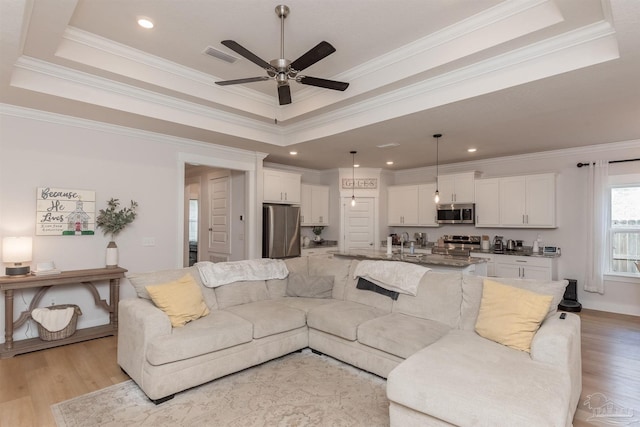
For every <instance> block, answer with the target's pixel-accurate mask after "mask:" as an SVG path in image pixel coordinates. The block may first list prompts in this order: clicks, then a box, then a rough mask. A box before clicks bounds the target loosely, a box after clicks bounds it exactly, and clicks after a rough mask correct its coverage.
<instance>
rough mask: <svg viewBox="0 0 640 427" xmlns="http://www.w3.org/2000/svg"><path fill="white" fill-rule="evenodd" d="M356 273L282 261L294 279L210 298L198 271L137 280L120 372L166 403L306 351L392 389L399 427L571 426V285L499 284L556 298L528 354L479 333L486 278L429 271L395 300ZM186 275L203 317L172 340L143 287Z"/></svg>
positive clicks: (212, 292) (576, 342) (335, 265)
mask: <svg viewBox="0 0 640 427" xmlns="http://www.w3.org/2000/svg"><path fill="white" fill-rule="evenodd" d="M358 262H359V261H357V260H348V259H341V258H337V257H335V258H334V257H333V256H331V255H319V256H312V257H302V258H294V259H289V260H286V266H287V269H288V271H289V277H288V278H285V279H274V280H260V281H242V282H236V283H232V284H229V285H224V286H220V287H217V288H215V289H211V288H208V287H204V286H203V285H202V281H201V280H200V277H199V273H198V270H197V269H196V268H195V267H190V268H185V269H176V270H167V271H160V272H154V273H145V274H130V275H129V280H130V282H131V283H132V285H134V287H135V288H136V292H137V294H138V298H134V299H124V300H122V301H120V306H119V332H118V363H119V365H120V366H121V367H122V369H123V370H124V371H125V372H127V374H129V376H131V378H132V379H133V380H134V381H135V382H136V383H137V384H138V385H139V387H140V388H141V389H142V390H143V391H144V392H145V393H146V395H147V396H148V397H149V398H150V399H152V400H154V401H156V402H161V401H163V400H166V399H168V398H171V397H172V396H173V394H175V393H177V392H180V391H182V390H185V389H188V388H190V387H194V386H197V385H200V384H203V383H206V382H208V381H211V380H214V379H216V378H220V377H222V376H224V375H228V374H231V373H234V372H237V371H239V370H242V369H245V368H248V367H251V366H254V365H257V364H260V363H262V362H265V361H268V360H270V359H273V358H277V357H280V356H283V355H286V354H288V353H291V352H294V351H297V350H301V349H304V348H307V347H309V348H311V349H312V350H314V351H317V352H321V353H324V354H327V355H329V356H332V357H334V358H336V359H339V360H341V361H344V362H346V363H348V364H351V365H354V366H356V367H358V368H361V369H363V370H366V371H369V372H372V373H374V374H377V375H379V376H381V377H384V378H387V396H388V398H389V401H390V407H389V413H390V420H391V425H392V426H451V425H459V426H471V425H473V426H510V427H513V426H527V427H531V426H544V427H549V426H570V425H571V424H572V419H573V414H574V412H575V410H576V407H577V403H578V400H579V396H580V391H581V354H580V320H579V317H578V316H576V315H574V314H571V313H567V314H566V317H565V318H563V319H561V318H560V315H559V313H557V312H556V310H555V307H557V304H558V302H559V301H560V300H561V298H562V295H563V293H564V288H565V286H566V281H557V282H542V281H530V280H519V279H495V280H497V281H500V282H502V283H503V284H506V285H509V288H515V289H528V290H529V291H533V292H534V293H536V294H545V295H551V296H552V301H551V304H550V305H549V307H550V309H549V310H548V312H547V311H546V308H545V313H544V320H543V321H542V324H541V326H540V327H539V329H538V330H537V332H535V335H534V336H533V339H532V341H531V343H530V348H529V349H528V351H522V350H517V349H514V348H511V347H509V346H506V345H503V344H500V343H497V342H494V341H493V340H491V339H487V338H484V337H482V336H480V335H479V334H478V333H477V332H476V330H475V329H476V323H477V322H478V321H479V313H480V312H481V306H482V304H483V293H486V292H485V291H484V287H485V285H484V279H483V278H482V277H477V276H468V275H463V274H460V273H453V272H446V273H440V272H433V271H430V272H428V273H426V274H424V276H423V277H422V279H421V281H420V284H419V288H418V292H417V294H416V295H415V296H411V295H406V294H400V295H399V296H397V299H395V300H394V299H392V298H390V297H389V296H387V295H383V294H381V293H378V292H374V291H372V290H368V289H360V288H359V287H358V286H357V282H358V279H356V278H354V272H355V269H356V266H357V264H358ZM185 274H189V275H191V277H192V278H193V280H194V281H195V282H197V283H198V286H200V288H201V292H202V296H203V299H204V303H205V304H206V306H207V307H206V311H207V312H208V314H207V315H205V316H203V317H201V318H199V319H197V320H194V321H191V322H189V323H187V324H186V325H185V326H182V327H175V328H174V327H172V324H171V322H170V320H169V318H168V316H167V315H166V314H165V313H164V312H163V311H162V310H160V309H158V308H157V307H156V306H155V304H154V303H153V302H152V301H151V300H150V299H149V298H150V297H149V294H148V293H147V291H146V286H148V285H155V284H160V283H165V282H171V281H174V280H177V279H179V278H180V277H183V276H184V275H185ZM326 276H329V277H331V278H332V279H333V280H332V281H333V286H332V287H330V288H329V291H328V292H326V289H325V291H324V293H323V294H318V295H313V296H315V297H304V296H302V297H301V296H288V295H297V294H300V293H299V292H297V291H296V289H291V283H290V282H289V281H290V280H293V279H292V278H293V277H296V278H297V279H296V280H298V279H299V278H300V277H308V278H319V277H320V278H322V277H324V278H325V279H326ZM303 294H304V293H303ZM318 296H322V297H318ZM485 297H486V295H485ZM515 303H516V301H514V304H515ZM563 317H564V316H563Z"/></svg>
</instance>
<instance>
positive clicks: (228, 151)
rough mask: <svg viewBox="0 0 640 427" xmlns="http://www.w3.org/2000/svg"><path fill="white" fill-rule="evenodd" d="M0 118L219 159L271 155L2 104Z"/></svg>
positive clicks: (253, 157)
mask: <svg viewBox="0 0 640 427" xmlns="http://www.w3.org/2000/svg"><path fill="white" fill-rule="evenodd" d="M0 114H2V115H5V116H12V117H18V118H21V119H29V120H37V121H41V122H46V123H51V124H55V125H62V126H71V127H75V128H80V129H86V130H91V131H97V132H105V133H111V134H114V135H120V136H125V137H128V138H135V139H144V140H148V141H154V142H160V143H163V144H169V145H173V146H177V147H180V148H185V147H191V148H200V149H203V148H204V149H206V150H208V151H211V150H213V151H215V153H217V154H218V155H221V156H224V157H234V158H245V159H255V158H261V159H263V158H265V157H266V156H267V155H268V153H263V152H260V151H249V150H243V149H240V148H234V147H228V146H226V145H217V144H213V143H208V142H202V141H197V140H193V139H188V138H180V137H176V136H170V135H165V134H162V133H157V132H150V131H145V130H140V129H135V128H129V127H126V126H119V125H114V124H109V123H104V122H98V121H95V120H89V119H81V118H78V117H72V116H67V115H64V114H58V113H51V112H48V111H42V110H34V109H32V108H26V107H19V106H16V105H11V104H3V103H0Z"/></svg>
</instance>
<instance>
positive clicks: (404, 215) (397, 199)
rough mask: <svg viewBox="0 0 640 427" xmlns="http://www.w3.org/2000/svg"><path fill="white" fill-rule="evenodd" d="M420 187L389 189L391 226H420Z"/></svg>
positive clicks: (410, 186)
mask: <svg viewBox="0 0 640 427" xmlns="http://www.w3.org/2000/svg"><path fill="white" fill-rule="evenodd" d="M418 189H419V186H418V185H398V186H393V187H389V190H388V191H389V193H388V194H389V197H388V210H387V215H388V220H389V225H418Z"/></svg>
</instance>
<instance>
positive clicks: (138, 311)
mask: <svg viewBox="0 0 640 427" xmlns="http://www.w3.org/2000/svg"><path fill="white" fill-rule="evenodd" d="M171 331H172V328H171V321H170V320H169V317H168V316H167V315H166V314H165V313H164V312H163V311H162V310H160V309H158V308H157V307H156V306H155V305H153V302H151V301H150V300H146V299H142V298H132V299H124V300H121V301H120V303H119V304H118V364H119V365H120V367H121V368H122V369H124V371H125V372H126V373H127V374H129V376H131V377H132V378H133V379H134V380H136V382H138V381H141V380H142V368H143V366H144V364H145V361H146V353H147V347H148V345H149V342H150V341H151V340H152V339H154V338H156V337H158V336H161V335H170V334H171ZM138 384H140V382H138Z"/></svg>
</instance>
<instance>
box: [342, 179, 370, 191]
mask: <svg viewBox="0 0 640 427" xmlns="http://www.w3.org/2000/svg"><path fill="white" fill-rule="evenodd" d="M342 188H343V189H349V190H350V189H352V188H353V189H356V190H375V189H376V188H378V178H356V179H355V185H354V180H353V179H351V178H342Z"/></svg>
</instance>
